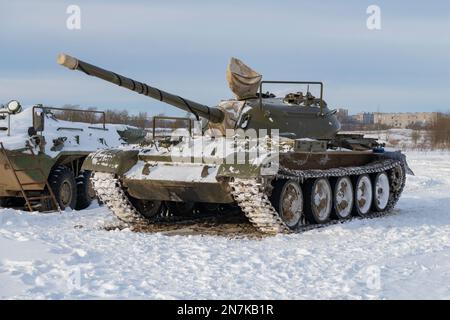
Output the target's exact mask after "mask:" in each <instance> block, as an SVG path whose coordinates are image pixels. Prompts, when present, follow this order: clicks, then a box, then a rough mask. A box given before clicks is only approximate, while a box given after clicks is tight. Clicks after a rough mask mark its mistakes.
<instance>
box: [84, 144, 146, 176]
mask: <svg viewBox="0 0 450 320" xmlns="http://www.w3.org/2000/svg"><path fill="white" fill-rule="evenodd" d="M138 154H139V151H137V150H117V149H107V150H100V151H96V152H93V153H91V154H89V155H88V156H87V157H86V160H84V162H83V166H82V170H90V171H100V172H108V173H115V174H118V175H122V174H124V173H125V172H127V171H128V170H130V169H131V168H132V167H133V166H134V165H135V164H136V163H137V162H138Z"/></svg>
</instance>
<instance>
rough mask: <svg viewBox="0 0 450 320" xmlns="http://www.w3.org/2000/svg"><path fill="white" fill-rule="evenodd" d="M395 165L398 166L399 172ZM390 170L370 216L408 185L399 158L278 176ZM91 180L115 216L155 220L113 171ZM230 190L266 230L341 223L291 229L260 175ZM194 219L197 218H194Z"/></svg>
mask: <svg viewBox="0 0 450 320" xmlns="http://www.w3.org/2000/svg"><path fill="white" fill-rule="evenodd" d="M395 169H399V171H397V172H396V170H395ZM388 170H391V171H390V175H389V179H390V183H391V197H390V200H389V204H388V206H387V208H386V210H385V211H384V212H382V213H372V214H370V215H369V216H368V217H378V216H381V215H384V214H385V213H386V212H388V211H390V210H392V209H393V208H394V206H395V204H396V203H397V201H398V199H399V198H400V195H401V193H402V191H403V188H404V186H405V181H406V178H405V167H404V164H403V162H402V161H400V160H392V159H389V160H385V161H382V162H374V163H372V164H369V165H366V166H361V167H348V168H335V169H329V170H290V169H287V168H280V170H279V174H278V175H277V176H276V177H275V178H276V179H295V180H297V181H300V182H303V181H304V180H306V179H310V178H321V177H327V178H329V177H340V176H346V175H350V176H352V175H361V174H370V173H378V172H383V171H388ZM92 183H93V184H94V188H95V190H96V192H97V196H98V197H99V199H100V200H101V201H102V202H103V203H104V204H105V205H106V206H107V207H108V208H109V209H110V210H111V211H112V212H113V213H114V214H115V216H116V217H117V218H118V219H119V220H121V221H122V222H125V223H127V224H129V225H131V226H133V227H137V228H139V227H145V226H148V225H149V224H150V223H152V222H153V221H154V220H148V219H146V218H144V217H143V216H142V215H141V214H140V213H139V212H138V211H137V210H136V209H135V207H134V206H133V204H132V203H131V201H130V200H129V197H128V195H127V194H126V192H125V191H124V190H123V188H122V185H121V183H120V180H119V179H117V178H116V177H115V175H114V174H113V173H106V172H95V174H94V175H93V177H92ZM229 185H230V187H231V193H232V196H233V198H234V200H235V201H236V203H237V204H238V206H239V207H240V208H241V210H242V211H243V212H244V214H245V216H246V217H247V219H248V220H249V221H250V223H251V224H252V225H253V226H254V227H256V229H258V230H259V231H261V232H263V233H266V234H277V233H292V232H303V231H307V230H311V229H315V228H319V227H324V226H327V225H331V224H335V223H340V222H341V221H340V220H333V221H330V222H329V223H327V224H322V225H308V224H307V221H306V218H305V217H303V219H302V223H301V226H300V227H299V228H297V229H296V230H291V229H289V228H288V227H287V226H286V224H285V223H284V222H283V221H282V219H281V218H280V216H279V215H278V212H277V211H276V210H275V208H274V207H273V206H272V203H271V201H270V199H269V195H268V193H267V183H265V182H264V181H263V180H260V179H237V178H235V179H233V180H231V181H230V182H229ZM191 220H194V219H191Z"/></svg>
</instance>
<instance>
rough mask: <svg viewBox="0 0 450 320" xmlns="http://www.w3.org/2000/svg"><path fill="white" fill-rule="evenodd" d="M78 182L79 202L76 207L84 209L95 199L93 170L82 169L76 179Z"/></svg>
mask: <svg viewBox="0 0 450 320" xmlns="http://www.w3.org/2000/svg"><path fill="white" fill-rule="evenodd" d="M75 181H76V183H77V204H76V206H75V209H77V210H83V209H86V208H87V207H89V205H90V204H91V202H92V200H94V199H95V197H96V195H95V190H94V187H93V186H92V182H91V171H81V172H80V175H79V176H78V177H77V178H76V179H75Z"/></svg>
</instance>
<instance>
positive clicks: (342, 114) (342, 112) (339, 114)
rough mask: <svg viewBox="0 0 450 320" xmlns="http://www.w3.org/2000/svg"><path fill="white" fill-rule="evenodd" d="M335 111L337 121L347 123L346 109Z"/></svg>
mask: <svg viewBox="0 0 450 320" xmlns="http://www.w3.org/2000/svg"><path fill="white" fill-rule="evenodd" d="M336 110H337V112H336V117H337V118H338V119H339V121H347V119H348V109H344V108H337V109H336Z"/></svg>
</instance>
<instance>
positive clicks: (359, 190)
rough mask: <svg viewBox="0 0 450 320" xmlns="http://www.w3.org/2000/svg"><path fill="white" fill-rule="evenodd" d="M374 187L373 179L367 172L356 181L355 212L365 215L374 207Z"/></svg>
mask: <svg viewBox="0 0 450 320" xmlns="http://www.w3.org/2000/svg"><path fill="white" fill-rule="evenodd" d="M372 198H373V188H372V181H371V180H370V178H369V176H368V175H367V174H363V175H360V176H359V177H358V178H357V179H356V183H355V205H354V212H355V214H357V215H359V216H361V217H365V216H367V215H368V214H369V213H370V208H371V207H372Z"/></svg>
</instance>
